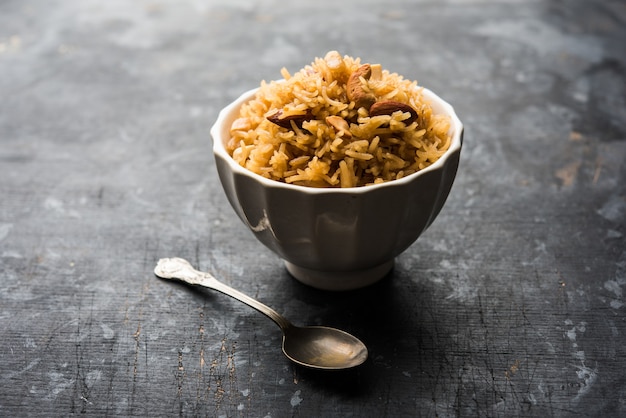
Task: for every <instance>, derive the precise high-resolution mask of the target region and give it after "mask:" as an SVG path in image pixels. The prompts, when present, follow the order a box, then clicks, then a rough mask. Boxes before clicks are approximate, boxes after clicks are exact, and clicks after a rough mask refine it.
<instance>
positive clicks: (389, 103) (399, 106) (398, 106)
mask: <svg viewBox="0 0 626 418" xmlns="http://www.w3.org/2000/svg"><path fill="white" fill-rule="evenodd" d="M397 111H401V112H402V113H407V112H408V113H410V114H411V116H410V117H409V118H408V119H405V120H404V121H403V122H404V123H405V124H406V125H410V124H411V123H413V122H414V121H415V120H417V117H418V115H417V111H416V110H415V109H413V108H412V107H411V106H409V105H408V104H406V103H402V102H396V101H394V100H383V101H380V102H376V103H374V104H373V105H372V107H370V116H380V115H391V114H393V113H394V112H397Z"/></svg>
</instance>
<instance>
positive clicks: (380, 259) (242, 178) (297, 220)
mask: <svg viewBox="0 0 626 418" xmlns="http://www.w3.org/2000/svg"><path fill="white" fill-rule="evenodd" d="M256 91H257V89H254V90H250V91H248V92H246V93H244V94H242V95H241V96H240V97H239V98H238V99H237V100H235V101H234V102H233V103H231V104H229V105H228V106H226V107H225V108H224V109H223V110H222V111H221V112H220V113H219V116H218V118H217V121H216V122H215V124H214V125H213V127H212V128H211V136H212V137H213V153H214V154H215V162H216V164H217V170H218V173H219V177H220V180H221V182H222V186H223V188H224V191H225V192H226V196H227V197H228V200H229V202H230V204H231V205H232V207H233V208H234V209H235V212H237V215H238V216H239V218H241V220H242V221H243V222H244V223H245V224H246V225H247V226H248V227H249V228H250V230H251V231H252V232H253V233H254V236H256V237H257V238H258V239H259V241H261V242H262V243H263V244H265V245H266V246H267V247H268V248H269V249H271V250H272V251H274V252H275V253H276V254H278V256H279V257H281V258H282V259H283V260H284V261H285V265H286V267H287V270H288V271H289V273H291V275H292V276H294V277H295V278H296V279H297V280H299V281H301V282H303V283H305V284H307V285H310V286H313V287H316V288H318V289H324V290H350V289H357V288H360V287H364V286H367V285H370V284H372V283H374V282H376V281H378V280H379V279H381V278H383V277H384V276H385V275H386V274H387V273H388V272H389V271H390V270H391V268H392V267H393V264H394V259H395V257H396V256H397V255H399V254H400V253H402V252H403V251H404V250H405V249H407V248H408V247H409V246H410V245H411V244H412V243H413V242H415V240H416V239H417V238H418V237H419V236H420V235H421V234H422V232H424V230H425V229H426V228H427V227H428V226H429V225H430V224H431V223H432V222H433V220H434V219H435V217H436V216H437V215H438V214H439V211H440V210H441V208H442V207H443V204H444V202H445V201H446V199H447V197H448V194H449V192H450V188H451V187H452V183H453V181H454V178H455V176H456V171H457V168H458V165H459V156H460V153H461V145H462V142H463V125H462V123H461V121H460V120H459V118H458V117H457V116H456V114H455V112H454V109H453V108H452V106H450V105H449V104H448V103H446V102H445V101H443V100H442V99H441V98H440V97H438V96H437V95H436V94H434V93H433V92H431V91H430V90H427V89H424V92H423V96H424V98H425V99H426V100H428V101H430V104H431V106H432V107H433V111H434V112H435V113H445V114H447V115H449V116H450V118H451V122H452V123H451V135H452V143H451V145H450V148H449V150H448V151H447V152H446V153H445V154H444V155H443V156H442V157H440V159H439V160H437V162H435V163H434V164H432V165H431V166H429V167H427V168H426V169H423V170H421V171H419V172H417V173H415V174H411V175H409V176H406V177H404V178H402V179H399V180H394V181H390V182H386V183H382V184H378V185H370V186H363V187H354V188H343V189H342V188H312V187H304V186H297V185H292V184H286V183H282V182H278V181H275V180H269V179H266V178H264V177H262V176H260V175H257V174H255V173H253V172H251V171H249V170H247V169H245V168H243V167H241V166H240V165H239V164H237V163H236V162H235V161H234V160H233V159H232V158H231V156H230V155H229V154H228V152H227V151H226V148H225V144H226V143H227V142H228V140H229V138H230V126H231V124H232V122H233V121H234V120H235V119H236V118H237V117H238V112H239V108H240V107H241V105H242V104H243V103H245V102H246V101H248V100H251V99H252V98H253V97H254V94H255V93H256Z"/></svg>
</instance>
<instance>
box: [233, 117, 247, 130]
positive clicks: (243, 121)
mask: <svg viewBox="0 0 626 418" xmlns="http://www.w3.org/2000/svg"><path fill="white" fill-rule="evenodd" d="M250 129H252V122H251V121H250V119H249V118H238V119H235V121H234V122H233V124H232V125H231V126H230V130H231V131H248V130H250Z"/></svg>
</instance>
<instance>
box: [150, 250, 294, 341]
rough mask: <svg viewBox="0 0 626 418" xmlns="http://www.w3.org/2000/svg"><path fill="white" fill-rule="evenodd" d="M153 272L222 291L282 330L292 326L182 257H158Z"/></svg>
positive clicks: (265, 306)
mask: <svg viewBox="0 0 626 418" xmlns="http://www.w3.org/2000/svg"><path fill="white" fill-rule="evenodd" d="M154 274H156V275H157V276H158V277H160V278H162V279H178V280H180V281H183V282H185V283H188V284H191V285H196V286H204V287H208V288H209V289H213V290H217V291H218V292H222V293H224V294H226V295H228V296H230V297H232V298H234V299H237V300H238V301H240V302H243V303H245V304H246V305H248V306H251V307H253V308H254V309H256V310H257V311H259V312H261V313H262V314H264V315H266V316H267V317H269V318H270V319H271V320H272V321H274V322H275V323H276V324H277V325H278V326H279V327H280V328H281V329H282V330H283V332H286V331H287V329H288V328H290V327H291V326H292V324H291V323H290V322H289V321H288V320H287V319H286V318H285V317H284V316H282V315H281V314H279V313H278V312H276V311H275V310H273V309H272V308H270V307H269V306H267V305H264V304H262V303H261V302H259V301H258V300H256V299H252V298H251V297H250V296H248V295H246V294H245V293H242V292H240V291H238V290H236V289H233V288H232V287H230V286H228V285H225V284H224V283H222V282H220V281H219V280H217V279H216V278H215V277H213V275H212V274H210V273H207V272H204V271H198V270H196V269H194V268H193V267H192V265H191V264H189V262H188V261H187V260H184V259H182V258H162V259H160V260H159V262H158V263H157V266H156V267H155V268H154Z"/></svg>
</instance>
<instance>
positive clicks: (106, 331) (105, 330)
mask: <svg viewBox="0 0 626 418" xmlns="http://www.w3.org/2000/svg"><path fill="white" fill-rule="evenodd" d="M100 328H102V338H104V339H105V340H110V339H112V338H113V337H114V336H115V332H114V331H113V330H112V329H111V327H109V326H108V325H107V324H100Z"/></svg>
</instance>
